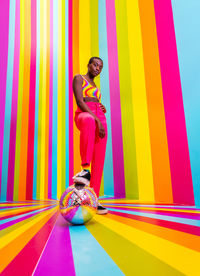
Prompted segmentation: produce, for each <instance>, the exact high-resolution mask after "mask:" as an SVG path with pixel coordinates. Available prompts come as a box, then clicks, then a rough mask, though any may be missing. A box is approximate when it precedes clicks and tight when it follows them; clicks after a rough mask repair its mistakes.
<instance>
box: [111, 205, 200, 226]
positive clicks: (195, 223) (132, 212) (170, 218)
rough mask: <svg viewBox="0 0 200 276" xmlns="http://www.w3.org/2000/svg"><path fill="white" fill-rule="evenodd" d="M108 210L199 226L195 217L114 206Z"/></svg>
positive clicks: (198, 221)
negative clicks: (181, 216) (158, 213)
mask: <svg viewBox="0 0 200 276" xmlns="http://www.w3.org/2000/svg"><path fill="white" fill-rule="evenodd" d="M108 210H110V211H114V212H116V213H119V212H120V213H124V214H131V215H135V216H138V217H146V218H153V219H160V220H165V221H172V222H177V223H183V224H187V225H193V226H198V227H200V220H195V219H186V218H179V217H173V216H165V215H156V214H148V213H143V212H134V211H127V210H118V209H114V208H108Z"/></svg>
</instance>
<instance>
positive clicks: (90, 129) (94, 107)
mask: <svg viewBox="0 0 200 276" xmlns="http://www.w3.org/2000/svg"><path fill="white" fill-rule="evenodd" d="M87 67H88V72H87V74H86V75H76V76H75V77H74V79H73V91H74V96H75V99H76V103H77V106H78V107H77V110H76V112H75V118H74V119H75V123H76V126H77V128H78V129H79V130H80V155H81V167H82V171H81V172H79V173H77V174H76V175H75V176H74V177H73V180H74V183H82V184H85V185H89V184H90V187H92V188H93V189H94V191H95V193H96V195H97V197H98V196H99V190H100V185H101V178H102V173H103V167H104V160H105V152H106V142H107V123H106V117H105V114H104V113H106V108H105V106H104V105H103V104H102V103H101V92H100V90H99V88H98V87H97V86H96V84H95V83H94V78H95V77H96V76H98V75H99V74H100V73H101V71H102V69H103V61H102V59H100V58H99V57H92V58H91V59H90V60H89V63H88V65H87ZM107 212H108V210H107V209H106V208H104V207H103V206H102V205H101V204H100V203H98V208H97V213H98V214H106V213H107Z"/></svg>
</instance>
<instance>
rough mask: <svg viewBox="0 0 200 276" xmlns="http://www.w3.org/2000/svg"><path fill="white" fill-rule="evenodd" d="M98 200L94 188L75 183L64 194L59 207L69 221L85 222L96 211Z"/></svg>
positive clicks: (74, 222)
mask: <svg viewBox="0 0 200 276" xmlns="http://www.w3.org/2000/svg"><path fill="white" fill-rule="evenodd" d="M97 202H98V200H97V196H96V194H95V192H94V190H93V189H92V188H90V187H86V186H84V185H81V184H74V185H72V186H70V187H68V188H67V190H66V191H65V192H64V193H63V194H62V196H61V198H60V204H59V207H60V212H61V214H62V215H63V217H64V218H65V219H66V220H67V221H68V222H70V223H72V224H84V223H86V222H87V221H89V220H90V219H91V218H92V217H93V216H94V214H95V213H96V209H97Z"/></svg>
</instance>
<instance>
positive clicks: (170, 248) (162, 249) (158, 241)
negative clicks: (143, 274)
mask: <svg viewBox="0 0 200 276" xmlns="http://www.w3.org/2000/svg"><path fill="white" fill-rule="evenodd" d="M95 220H96V222H99V223H101V224H102V225H104V226H105V227H107V228H109V229H111V230H112V231H114V232H115V233H117V234H118V235H120V236H122V237H123V238H125V239H127V240H128V241H130V242H131V243H133V244H135V245H137V246H139V247H140V248H142V249H143V250H145V251H147V252H148V253H150V254H152V255H154V256H155V257H156V258H158V259H159V260H161V261H163V262H165V263H167V264H168V265H170V266H172V267H173V268H175V269H177V270H179V271H181V272H182V273H184V274H186V275H197V271H199V260H200V253H199V252H197V251H194V250H192V249H189V248H186V247H184V246H181V245H179V244H175V243H173V242H171V241H168V240H165V239H163V238H160V237H157V236H154V235H152V234H149V233H146V232H144V231H141V230H138V229H136V228H133V227H131V226H128V225H125V224H123V223H121V222H117V221H113V220H110V219H108V218H104V217H103V216H95Z"/></svg>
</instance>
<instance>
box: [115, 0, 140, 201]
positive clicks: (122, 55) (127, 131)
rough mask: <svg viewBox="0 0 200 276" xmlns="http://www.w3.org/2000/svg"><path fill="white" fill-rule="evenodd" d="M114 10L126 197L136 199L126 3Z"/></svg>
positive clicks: (120, 4) (118, 4)
mask: <svg viewBox="0 0 200 276" xmlns="http://www.w3.org/2000/svg"><path fill="white" fill-rule="evenodd" d="M115 9H116V28H117V44H118V62H119V82H120V99H121V113H122V135H123V151H124V172H125V186H126V197H127V198H134V199H138V198H139V193H138V180H137V165H136V146H135V132H134V120H133V105H132V100H131V99H132V92H131V73H130V58H129V43H128V26H127V10H126V9H127V7H126V1H120V0H116V1H115ZM138 92H139V91H138Z"/></svg>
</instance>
